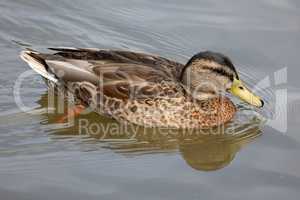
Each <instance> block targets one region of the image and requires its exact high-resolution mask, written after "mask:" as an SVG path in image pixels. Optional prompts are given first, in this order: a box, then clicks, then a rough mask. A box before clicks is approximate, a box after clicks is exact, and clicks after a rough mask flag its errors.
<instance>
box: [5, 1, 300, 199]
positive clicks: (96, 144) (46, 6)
mask: <svg viewBox="0 0 300 200" xmlns="http://www.w3.org/2000/svg"><path fill="white" fill-rule="evenodd" d="M299 9H300V3H299V1H296V0H278V1H277V0H260V1H258V0H254V1H246V0H242V1H234V0H229V1H228V0H226V1H225V0H222V1H219V0H218V1H217V0H201V1H199V0H189V1H179V0H174V1H169V0H166V1H158V0H152V1H146V0H130V1H122V0H114V1H100V0H85V1H80V0H72V1H67V0H57V1H54V0H52V1H50V0H26V1H25V0H24V1H23V0H1V1H0V50H1V53H0V75H1V76H0V91H1V92H0V112H1V114H0V199H1V200H2V199H3V200H7V199H14V200H16V199H22V200H23V199H24V200H25V199H31V200H32V199H72V200H75V199H151V200H152V199H172V200H174V199H178V200H182V199H228V200H233V199H237V200H239V199H264V200H265V199H272V200H273V199H278V200H279V199H280V200H281V199H289V200H290V199H299V196H300V191H299V188H300V157H299V153H300V135H299V124H300V107H299V106H300V88H299V85H300V79H299V72H300V70H299V50H300V48H299V47H300V34H299V33H300V12H299ZM15 41H17V43H16V42H15ZM18 43H19V44H18ZM20 43H22V45H20ZM24 45H25V46H26V45H28V46H29V47H31V48H35V49H39V50H45V49H46V48H47V47H56V46H75V47H97V48H108V49H123V50H133V51H142V52H148V53H153V54H159V55H161V56H164V57H167V58H170V59H174V60H177V61H179V62H182V63H185V62H186V61H187V60H188V59H189V58H190V57H191V56H192V55H194V54H195V53H197V52H200V51H203V50H213V51H218V52H222V53H224V54H226V55H228V56H229V57H230V58H231V59H232V60H233V62H234V63H235V65H236V66H237V68H238V70H239V71H241V72H243V74H244V77H250V78H249V80H250V79H251V80H254V82H255V81H257V82H259V80H264V79H265V78H267V79H268V78H269V83H270V84H269V85H268V88H269V89H270V88H271V89H270V90H272V91H273V93H274V94H276V91H279V90H283V91H286V90H287V91H288V99H287V102H288V105H287V106H286V111H287V120H288V121H287V126H286V127H287V130H285V126H284V125H282V126H281V125H280V121H282V120H283V121H284V120H285V117H284V116H285V109H284V108H285V106H284V105H283V107H280V108H283V109H279V110H277V114H278V112H280V113H282V116H283V117H282V118H280V119H281V120H279V121H275V122H274V123H267V124H266V125H265V126H264V127H263V128H260V129H259V130H258V129H251V130H250V131H248V132H247V134H245V135H243V136H241V137H238V138H235V139H226V140H223V139H222V140H219V138H218V137H216V138H208V137H206V136H203V137H196V138H193V137H191V138H190V136H187V137H188V138H187V139H188V140H191V141H194V142H187V143H185V142H181V141H183V139H186V138H184V137H185V136H183V137H181V136H177V135H176V134H171V135H172V136H170V137H166V135H165V134H162V135H158V136H156V137H149V136H148V135H136V136H134V137H132V136H121V137H116V136H115V135H112V136H109V137H108V138H106V139H107V140H106V141H104V140H101V139H103V138H102V136H99V135H94V136H92V137H91V136H87V135H82V134H81V130H80V129H79V127H78V124H77V122H78V121H79V120H80V119H89V120H95V123H97V120H96V118H98V116H97V115H95V114H89V115H87V116H81V117H79V118H78V119H76V121H75V126H73V127H69V128H68V127H58V126H57V123H55V122H56V121H57V119H58V118H59V117H61V115H60V114H55V113H52V114H51V113H50V114H49V113H48V114H45V113H44V112H43V110H45V109H46V108H47V105H48V104H47V97H48V91H47V89H46V86H45V84H44V83H43V81H42V80H41V78H40V77H39V76H38V75H35V74H34V73H32V74H31V75H30V76H28V77H26V79H24V81H23V82H22V87H21V90H20V93H21V97H22V102H23V103H24V105H25V106H27V107H28V108H29V111H30V113H28V112H27V113H26V112H23V111H22V110H20V108H19V107H18V106H17V104H16V102H15V96H14V92H13V91H14V89H13V88H14V87H15V83H16V80H18V79H19V78H20V76H22V74H24V72H26V71H27V70H29V67H28V66H27V65H26V64H25V63H24V62H23V61H21V59H20V58H19V56H18V54H19V52H20V51H21V50H22V49H23V48H24ZM278 70H281V71H279V73H278V72H277V71H278ZM285 70H286V71H287V81H278V78H276V77H278V74H279V77H282V76H283V77H284V75H282V73H284V72H285ZM276 72H277V73H276ZM276 74H277V75H276ZM279 79H280V78H279ZM283 79H284V78H283ZM276 80H277V81H276ZM275 96H276V95H275ZM264 97H265V98H267V99H270V102H269V103H270V104H272V105H277V104H278V103H279V104H280V103H282V102H281V101H279V100H278V99H276V98H275V99H274V98H269V95H268V93H264ZM276 100H277V101H276ZM268 112H273V111H268ZM100 120H101V122H102V123H103V124H113V123H114V122H113V121H111V120H109V119H105V118H103V119H100ZM283 124H284V123H283ZM276 125H278V126H276ZM279 125H280V126H279Z"/></svg>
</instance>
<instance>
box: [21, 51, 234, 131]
mask: <svg viewBox="0 0 300 200" xmlns="http://www.w3.org/2000/svg"><path fill="white" fill-rule="evenodd" d="M51 50H54V51H56V53H54V54H42V53H38V52H35V51H25V52H23V53H22V55H21V56H22V58H23V59H24V60H25V61H26V62H28V63H30V62H32V61H35V62H37V63H39V64H40V65H41V66H38V67H42V66H43V67H44V69H46V71H47V72H48V73H49V75H50V76H51V75H52V74H54V76H55V78H56V79H57V82H58V83H63V84H57V86H58V87H61V89H64V90H67V91H68V93H69V94H72V96H73V97H74V98H75V99H79V100H80V102H81V103H82V104H84V105H86V106H90V107H91V108H93V109H94V110H95V112H97V113H99V114H102V115H107V116H110V117H112V118H114V119H116V120H118V121H122V122H125V123H134V124H137V125H142V126H147V127H169V128H208V127H212V126H217V125H220V124H224V123H226V122H228V121H230V120H231V119H232V118H233V116H234V114H235V112H236V108H235V106H234V105H233V103H232V102H231V101H230V99H228V98H227V97H221V96H219V97H215V98H210V99H208V100H196V99H193V98H191V97H190V96H189V95H187V93H186V91H185V89H184V88H183V87H182V84H181V83H180V77H181V75H182V74H181V72H182V70H183V68H184V65H183V64H180V63H177V62H174V61H170V60H168V59H165V58H162V57H159V56H153V55H148V54H144V53H135V52H127V51H112V50H100V49H99V50H98V49H63V48H52V49H51ZM44 69H43V70H44ZM36 71H38V72H39V69H38V70H36ZM61 72H62V73H61ZM43 76H44V77H45V78H48V77H47V74H46V75H43Z"/></svg>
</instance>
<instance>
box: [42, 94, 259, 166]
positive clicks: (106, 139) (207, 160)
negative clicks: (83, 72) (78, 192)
mask: <svg viewBox="0 0 300 200" xmlns="http://www.w3.org/2000/svg"><path fill="white" fill-rule="evenodd" d="M38 103H39V104H40V105H41V108H44V109H45V108H48V107H49V102H48V94H44V95H43V96H42V97H41V99H40V100H39V102H38ZM52 104H53V103H52ZM55 104H56V103H54V104H53V105H55ZM43 115H45V116H46V118H45V119H46V120H45V121H44V124H46V125H47V126H49V131H50V133H51V134H50V137H53V138H61V137H57V136H65V137H67V136H69V137H73V136H78V135H82V136H83V137H88V138H89V141H90V139H93V140H94V141H97V142H98V141H99V142H103V143H105V144H107V145H106V146H105V147H107V148H110V149H112V150H113V151H115V152H118V153H122V154H136V155H139V154H144V153H159V152H174V151H179V152H180V154H181V155H182V157H183V159H184V160H185V161H186V163H187V164H188V165H189V166H191V167H192V168H194V169H196V170H202V171H212V170H217V169H221V168H223V167H225V166H227V165H228V164H229V163H230V162H231V161H232V160H233V159H234V157H235V155H236V153H237V152H238V151H239V150H240V149H241V148H242V147H244V146H245V145H246V144H248V143H249V142H251V141H252V140H253V139H254V138H256V137H257V136H259V135H260V128H259V127H260V126H259V125H258V124H255V123H251V124H244V125H243V126H239V127H238V128H237V129H232V127H228V126H227V127H223V128H222V129H220V128H215V129H213V130H202V131H200V130H174V129H173V130H172V129H171V130H170V129H150V128H143V127H138V126H134V125H121V124H119V123H117V122H116V121H115V120H112V119H108V118H106V117H101V116H99V115H97V114H95V113H90V114H85V115H80V116H79V117H77V118H75V119H74V121H73V123H72V126H67V127H66V126H61V124H58V123H57V121H58V120H59V118H61V117H62V116H63V113H61V114H57V113H53V112H52V113H49V112H45V113H44V114H43ZM235 131H238V132H239V133H238V134H236V132H235Z"/></svg>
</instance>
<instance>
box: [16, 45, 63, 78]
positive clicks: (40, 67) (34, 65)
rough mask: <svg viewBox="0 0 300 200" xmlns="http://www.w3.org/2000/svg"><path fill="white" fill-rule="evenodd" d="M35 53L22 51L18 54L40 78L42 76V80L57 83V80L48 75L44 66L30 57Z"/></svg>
mask: <svg viewBox="0 0 300 200" xmlns="http://www.w3.org/2000/svg"><path fill="white" fill-rule="evenodd" d="M32 53H35V52H34V51H22V52H21V53H20V57H21V58H22V59H23V60H24V61H25V62H27V63H28V65H29V66H30V67H31V68H32V69H33V70H34V71H36V72H37V73H38V74H40V75H41V76H43V77H44V78H46V79H48V80H50V81H53V82H55V83H57V82H58V80H57V79H56V78H55V77H54V76H53V75H52V74H50V73H49V72H48V71H47V70H46V69H45V66H44V65H43V64H42V63H40V62H39V61H38V60H37V59H35V58H34V57H32V56H30V54H32Z"/></svg>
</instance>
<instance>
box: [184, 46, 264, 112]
mask: <svg viewBox="0 0 300 200" xmlns="http://www.w3.org/2000/svg"><path fill="white" fill-rule="evenodd" d="M181 81H182V83H183V84H184V85H185V87H186V88H187V90H188V91H189V92H190V93H191V95H192V96H193V97H194V98H196V99H208V98H214V97H216V96H219V95H220V94H222V93H224V92H229V93H231V94H233V95H234V96H237V97H239V98H240V99H242V100H243V101H245V102H247V103H249V104H251V105H254V106H257V107H262V106H263V105H264V102H263V100H262V99H261V98H260V97H258V96H257V95H255V94H254V93H252V92H251V91H250V90H249V89H248V88H247V87H246V86H245V85H244V83H243V82H242V81H241V80H240V78H239V75H238V73H237V70H236V69H235V67H234V65H233V64H232V62H231V60H230V59H229V58H228V57H226V56H224V55H223V54H220V53H215V52H210V51H206V52H201V53H198V54H196V55H194V56H193V57H192V58H191V59H190V60H189V61H188V63H187V64H186V65H185V67H184V69H183V71H182V73H181Z"/></svg>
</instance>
